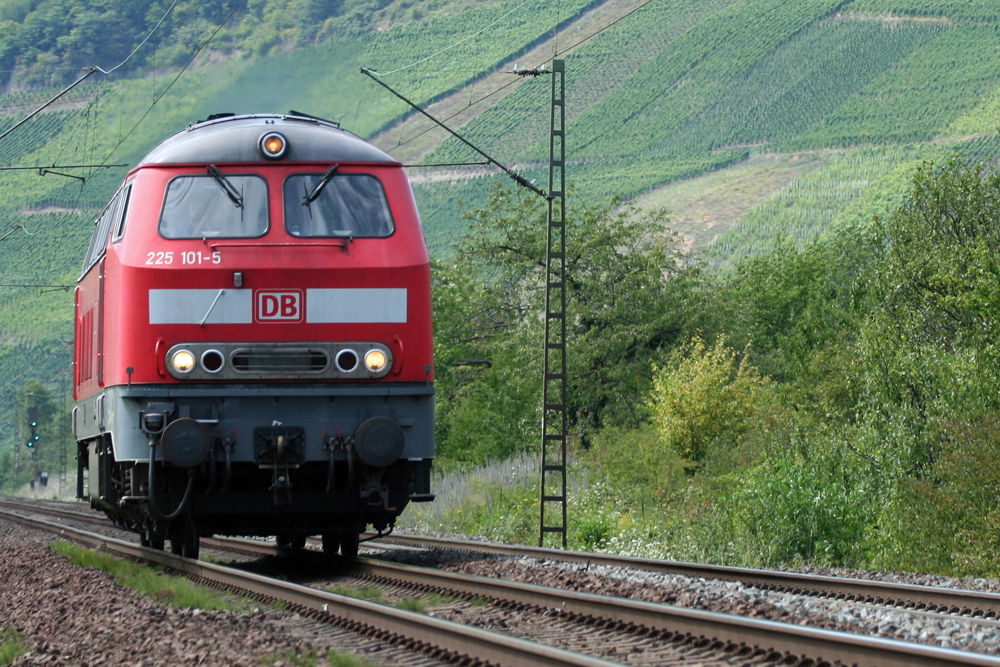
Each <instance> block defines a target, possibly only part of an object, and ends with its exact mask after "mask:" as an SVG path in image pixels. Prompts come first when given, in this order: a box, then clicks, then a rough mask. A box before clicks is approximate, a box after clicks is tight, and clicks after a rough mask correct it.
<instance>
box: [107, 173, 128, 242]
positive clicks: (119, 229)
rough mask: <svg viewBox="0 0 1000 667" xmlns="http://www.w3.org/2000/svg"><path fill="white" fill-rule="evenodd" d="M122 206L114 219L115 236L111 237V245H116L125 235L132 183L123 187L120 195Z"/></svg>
mask: <svg viewBox="0 0 1000 667" xmlns="http://www.w3.org/2000/svg"><path fill="white" fill-rule="evenodd" d="M121 201H122V205H121V207H120V208H119V210H118V215H117V216H116V217H115V234H114V236H112V237H111V242H112V243H118V242H119V241H121V240H122V236H124V235H125V221H126V220H128V205H129V203H131V201H132V183H129V184H127V185H126V186H125V189H124V190H122V194H121Z"/></svg>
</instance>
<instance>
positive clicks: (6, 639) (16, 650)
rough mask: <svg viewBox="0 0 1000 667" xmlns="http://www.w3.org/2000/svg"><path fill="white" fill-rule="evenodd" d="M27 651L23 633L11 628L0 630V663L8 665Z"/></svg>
mask: <svg viewBox="0 0 1000 667" xmlns="http://www.w3.org/2000/svg"><path fill="white" fill-rule="evenodd" d="M27 652H28V645H27V644H25V643H24V635H23V634H21V633H20V632H17V631H16V630H13V629H7V630H3V631H0V665H9V664H10V663H12V662H14V661H15V660H17V659H18V658H20V657H21V656H22V655H24V654H25V653H27Z"/></svg>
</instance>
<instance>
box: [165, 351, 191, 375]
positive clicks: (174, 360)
mask: <svg viewBox="0 0 1000 667" xmlns="http://www.w3.org/2000/svg"><path fill="white" fill-rule="evenodd" d="M170 365H171V366H173V367H174V370H176V371H177V372H178V373H189V372H190V371H191V369H192V368H194V355H193V354H191V353H190V352H188V351H187V350H177V351H176V352H174V356H173V357H171V358H170Z"/></svg>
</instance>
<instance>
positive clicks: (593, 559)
mask: <svg viewBox="0 0 1000 667" xmlns="http://www.w3.org/2000/svg"><path fill="white" fill-rule="evenodd" d="M380 542H387V543H392V542H398V543H400V544H404V545H407V546H412V547H423V548H440V549H460V550H465V551H481V552H484V553H492V554H501V555H506V556H511V557H525V556H526V557H531V558H539V559H542V560H551V561H565V562H570V563H581V564H586V565H604V566H608V567H627V568H633V569H638V570H647V571H650V572H660V573H664V574H679V575H683V576H686V577H694V578H705V579H722V580H726V581H738V582H741V583H744V584H749V585H752V586H755V587H760V588H765V589H771V590H776V591H778V592H787V593H792V594H796V595H809V594H824V595H826V596H829V597H836V598H838V599H844V600H847V601H853V602H871V603H874V604H880V605H885V606H898V607H905V606H906V604H907V603H911V604H913V605H914V609H916V610H919V611H923V610H927V611H942V610H946V611H948V613H951V614H958V613H966V614H970V615H972V616H977V613H978V614H979V615H981V616H983V617H985V618H994V617H998V616H1000V594H997V593H988V592H984V591H968V590H962V589H958V588H943V587H936V586H923V585H918V584H900V583H894V582H888V581H873V580H868V579H853V578H846V577H831V576H827V575H818V574H802V573H799V572H781V571H777V570H760V569H754V568H744V567H731V566H727V565H704V564H700V563H685V562H682V561H667V560H654V559H651V558H635V557H631V556H614V555H609V554H600V553H587V552H582V551H563V550H562V549H548V548H542V547H529V546H521V545H507V544H496V543H488V542H474V541H471V540H455V539H447V538H440V537H418V536H411V535H399V534H393V535H392V536H391V537H387V538H381V539H378V540H373V541H371V542H369V543H368V544H369V546H374V545H377V544H379V543H380Z"/></svg>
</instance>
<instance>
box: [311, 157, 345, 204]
mask: <svg viewBox="0 0 1000 667" xmlns="http://www.w3.org/2000/svg"><path fill="white" fill-rule="evenodd" d="M338 166H340V165H336V164H335V165H333V166H332V167H330V168H329V169H327V170H326V173H325V174H323V176H322V177H321V178H320V179H319V182H318V183H316V185H314V186H312V190H310V191H309V192H307V193H306V195H305V197H303V198H302V205H303V206H305V207H306V208H309V204H311V203H313V202H314V201H316V198H317V197H319V195H320V193H322V192H323V188H325V187H326V184H327V183H329V182H330V181H332V180H333V175H334V174H335V173H337V167H338ZM310 212H311V209H310Z"/></svg>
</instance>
